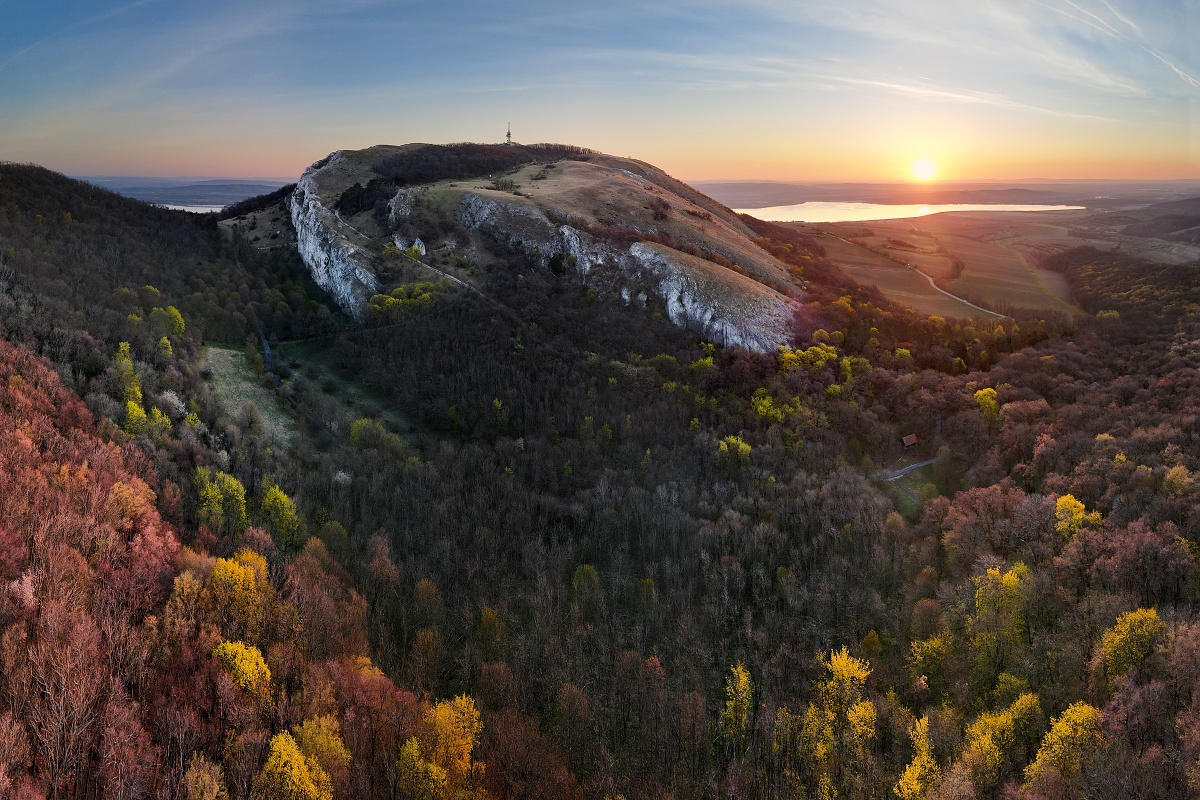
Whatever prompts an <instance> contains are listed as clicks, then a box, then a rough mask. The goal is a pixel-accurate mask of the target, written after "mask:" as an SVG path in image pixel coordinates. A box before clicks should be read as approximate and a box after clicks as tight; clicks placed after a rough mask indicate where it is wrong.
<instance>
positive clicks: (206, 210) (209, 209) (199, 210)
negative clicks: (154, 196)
mask: <svg viewBox="0 0 1200 800" xmlns="http://www.w3.org/2000/svg"><path fill="white" fill-rule="evenodd" d="M224 207H225V206H173V205H170V204H169V203H160V204H159V208H169V209H171V210H172V211H190V212H192V213H193V214H212V213H213V212H215V211H220V210H221V209H222V208H224Z"/></svg>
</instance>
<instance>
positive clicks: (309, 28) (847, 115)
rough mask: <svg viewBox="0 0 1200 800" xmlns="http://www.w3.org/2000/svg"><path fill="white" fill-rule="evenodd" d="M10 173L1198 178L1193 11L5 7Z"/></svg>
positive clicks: (804, 4)
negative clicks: (578, 153) (505, 168)
mask: <svg viewBox="0 0 1200 800" xmlns="http://www.w3.org/2000/svg"><path fill="white" fill-rule="evenodd" d="M0 20H3V24H2V25H0V159H5V160H16V161H33V162H37V163H43V164H46V165H47V166H50V167H53V168H55V169H59V170H62V171H65V172H69V173H71V174H146V175H232V176H278V177H288V176H294V175H296V174H298V173H299V171H300V170H302V169H303V167H304V166H305V165H307V164H308V163H311V162H312V161H315V160H316V159H318V158H320V157H321V156H323V155H325V154H326V153H328V152H329V151H331V150H334V149H339V148H355V147H364V146H368V145H371V144H377V143H382V142H387V143H403V142H409V141H430V142H449V141H499V140H500V139H501V138H502V137H503V133H504V128H505V125H506V124H507V123H508V122H509V121H511V122H512V125H513V133H514V136H515V138H517V139H518V140H523V141H557V142H570V143H575V144H581V145H586V146H589V147H593V148H596V149H600V150H604V151H606V152H612V153H616V154H619V155H628V156H634V157H638V158H642V159H644V160H646V161H650V162H653V163H656V164H658V165H660V166H662V167H664V168H666V169H667V170H668V171H670V172H672V173H673V174H675V175H677V176H679V177H681V178H685V179H690V180H700V179H737V178H764V179H779V180H839V179H840V180H903V179H906V178H907V177H908V176H907V169H908V166H909V165H910V164H911V163H912V161H913V160H915V159H916V158H918V157H925V158H930V159H932V160H934V161H935V162H936V163H937V164H938V167H939V172H940V175H941V177H943V178H999V179H1018V178H1035V177H1105V178H1111V177H1157V178H1171V177H1200V45H1197V44H1195V43H1194V41H1190V40H1192V39H1194V37H1195V33H1196V32H1197V31H1200V3H1197V2H1196V0H1186V1H1185V0H1164V2H1149V1H1147V0H1142V2H1134V1H1133V0H908V1H907V2H894V1H891V2H889V1H887V0H828V1H826V0H799V1H798V2H768V0H745V1H744V2H738V3H732V2H716V1H715V0H692V2H675V1H674V0H650V1H649V2H640V3H635V2H624V1H623V0H616V2H604V3H599V2H593V3H576V2H555V3H552V2H541V1H540V0H532V1H530V2H519V1H516V2H509V3H503V2H489V3H482V2H474V1H471V2H466V1H460V0H444V1H443V2H372V1H371V0H350V1H349V2H342V3H336V4H334V3H315V2H308V1H307V0H288V1H287V2H273V1H272V2H253V1H252V0H245V1H244V2H242V3H232V2H225V1H224V0H209V2H204V3H199V2H191V1H190V0H142V1H141V2H128V3H112V4H110V3H102V2H91V3H82V2H65V1H59V0H49V1H43V2H36V3H34V2H13V0H0Z"/></svg>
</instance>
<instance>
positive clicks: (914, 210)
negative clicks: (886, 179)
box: [734, 202, 1084, 222]
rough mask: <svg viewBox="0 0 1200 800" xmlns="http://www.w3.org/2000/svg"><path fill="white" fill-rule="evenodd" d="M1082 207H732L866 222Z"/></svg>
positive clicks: (784, 216) (770, 217) (771, 216)
mask: <svg viewBox="0 0 1200 800" xmlns="http://www.w3.org/2000/svg"><path fill="white" fill-rule="evenodd" d="M1083 208H1084V206H1022V205H1005V204H999V203H990V204H985V203H978V204H976V203H945V204H941V205H935V204H928V205H926V204H922V203H913V204H909V205H885V204H881V203H834V202H810V203H798V204H796V205H792V206H768V207H767V208H735V209H734V211H736V212H737V213H739V214H749V215H750V216H752V217H757V218H758V219H761V220H765V221H767V222H866V221H868V220H873V219H908V218H909V217H924V216H927V215H929V214H940V213H942V212H943V211H1079V210H1081V209H1083Z"/></svg>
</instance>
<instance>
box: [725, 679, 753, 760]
mask: <svg viewBox="0 0 1200 800" xmlns="http://www.w3.org/2000/svg"><path fill="white" fill-rule="evenodd" d="M753 722H754V680H753V679H752V678H751V677H750V670H748V669H746V665H745V664H742V663H741V662H738V663H737V664H734V665H733V666H732V667H730V668H729V676H728V677H726V678H725V710H724V711H722V712H721V735H722V736H724V737H725V742H726V744H727V745H728V747H729V751H730V753H731V754H733V755H735V756H741V755H742V754H744V753H745V752H746V744H747V742H748V741H749V739H750V727H751V725H752V724H753Z"/></svg>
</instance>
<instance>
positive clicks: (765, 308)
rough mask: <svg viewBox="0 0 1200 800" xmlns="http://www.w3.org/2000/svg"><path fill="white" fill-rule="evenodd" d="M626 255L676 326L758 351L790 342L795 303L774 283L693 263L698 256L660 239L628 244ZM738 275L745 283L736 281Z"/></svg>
mask: <svg viewBox="0 0 1200 800" xmlns="http://www.w3.org/2000/svg"><path fill="white" fill-rule="evenodd" d="M629 260H630V261H632V262H633V265H634V269H635V270H637V271H639V272H641V273H642V274H643V277H644V278H649V279H650V281H649V282H650V284H651V285H652V286H653V287H654V293H655V294H656V295H657V296H658V297H659V298H660V299H661V300H662V301H663V302H664V303H665V304H666V306H667V316H668V317H669V318H670V320H671V322H673V323H675V324H676V325H678V326H679V327H681V328H686V329H688V330H690V331H693V332H695V333H697V334H699V335H700V336H701V337H703V338H705V339H707V340H708V341H710V342H715V343H717V344H719V345H721V346H723V347H744V348H746V349H747V350H754V351H757V352H760V353H766V352H774V351H775V350H778V349H779V348H780V347H781V346H783V345H785V344H787V343H788V339H789V336H790V332H791V321H792V317H793V315H794V309H793V307H792V304H791V302H790V301H789V300H788V299H787V298H786V297H784V296H783V295H781V294H779V293H778V292H776V291H774V290H773V289H769V288H767V287H765V286H762V285H761V284H757V283H755V282H753V281H750V280H749V279H746V278H743V277H742V276H741V275H737V273H729V275H721V274H720V273H719V272H717V271H718V270H722V269H723V268H722V267H717V266H716V265H709V264H707V263H706V262H705V263H701V264H696V263H694V262H695V261H700V259H696V258H694V257H692V256H688V255H686V254H683V253H677V252H674V251H670V250H669V248H666V247H663V246H662V245H653V244H647V243H645V242H637V243H635V244H633V245H631V246H630V248H629ZM689 262H693V263H689ZM725 271H726V272H728V270H725ZM738 279H741V280H744V281H745V283H746V284H748V285H746V286H737V285H736V284H738V283H740V282H741V281H739V280H738Z"/></svg>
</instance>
